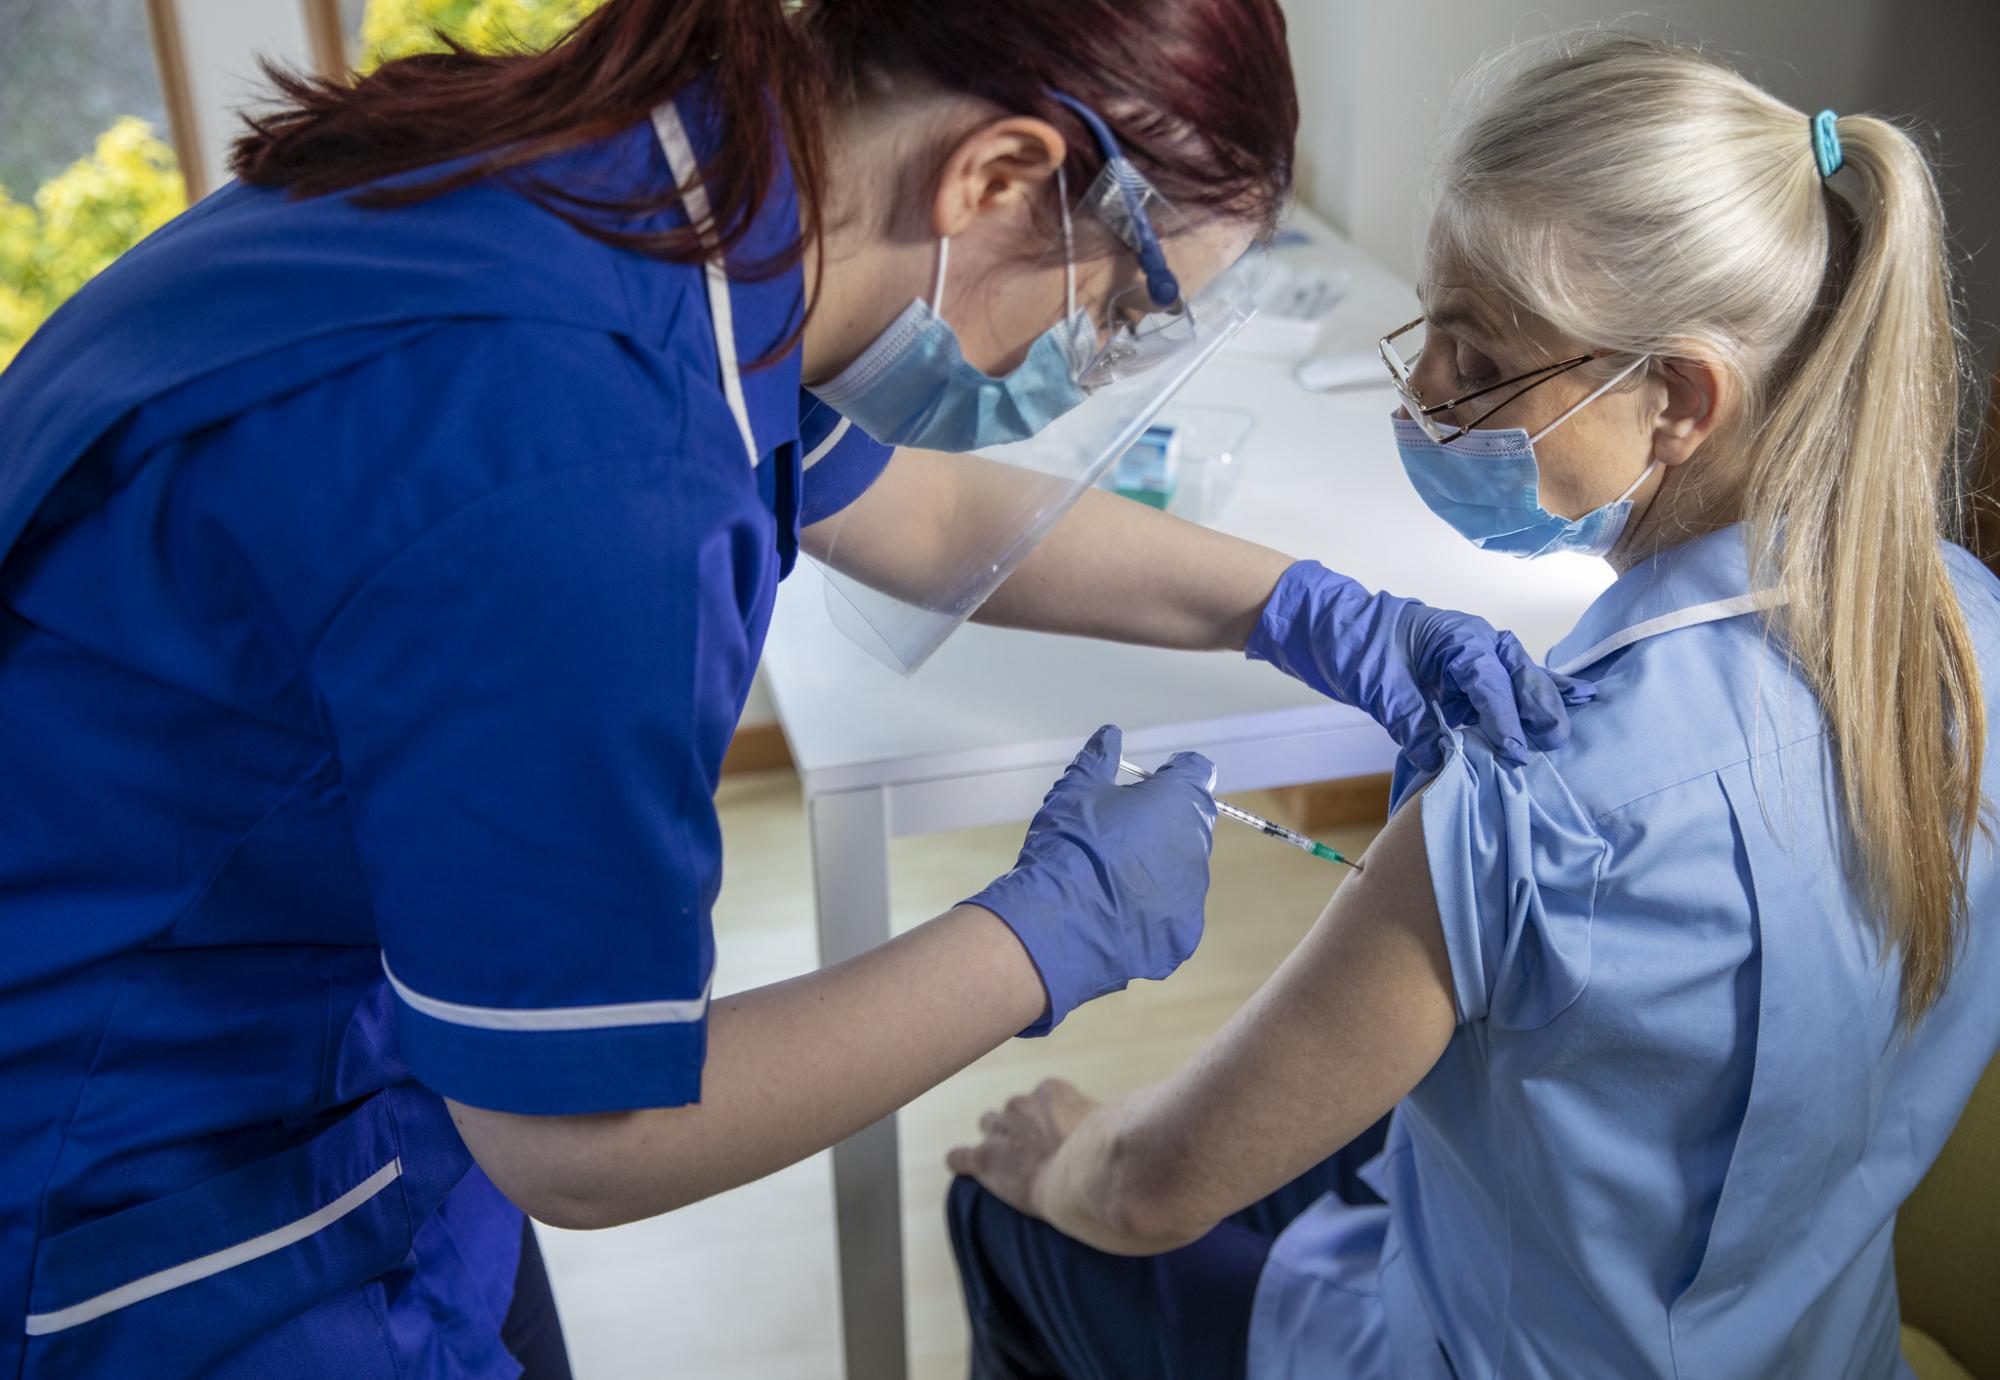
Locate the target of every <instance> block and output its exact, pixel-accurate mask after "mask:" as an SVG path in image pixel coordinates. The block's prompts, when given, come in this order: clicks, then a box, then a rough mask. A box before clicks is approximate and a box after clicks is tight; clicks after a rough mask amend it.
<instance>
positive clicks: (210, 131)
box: [134, 0, 312, 191]
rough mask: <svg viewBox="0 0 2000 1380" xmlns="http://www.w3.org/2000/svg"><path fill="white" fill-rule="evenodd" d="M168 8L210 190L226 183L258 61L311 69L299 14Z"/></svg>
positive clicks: (275, 6)
mask: <svg viewBox="0 0 2000 1380" xmlns="http://www.w3.org/2000/svg"><path fill="white" fill-rule="evenodd" d="M134 3H137V0H134ZM174 8H175V11H176V13H177V14H178V16H179V19H180V28H181V47H182V51H183V53H184V55H185V57H186V60H187V70H188V84H189V86H190V88H191V92H190V94H191V96H192V99H193V103H194V117H195V126H196V133H197V136H198V138H197V141H196V142H197V144H198V146H199V148H200V151H201V152H200V157H201V168H202V175H203V177H204V178H205V179H206V180H207V185H208V189H209V190H211V191H213V190H214V189H215V188H217V187H220V186H221V185H222V184H223V183H224V182H226V181H228V179H229V146H230V145H231V144H232V143H234V142H235V140H236V136H237V135H238V134H240V133H241V132H242V118H241V112H242V110H243V109H244V108H245V107H246V106H249V105H252V104H253V103H254V102H255V100H256V97H257V95H258V93H259V92H260V90H261V88H262V85H263V78H262V74H261V73H260V72H259V71H258V68H257V59H258V58H260V57H266V58H270V59H271V60H273V61H275V62H278V63H281V64H283V65H286V66H290V67H296V68H302V69H309V68H310V67H311V66H312V59H311V48H310V44H309V41H308V37H307V33H306V20H305V7H304V6H303V5H302V4H300V3H299V0H179V3H178V4H177V5H176V6H175V7H174Z"/></svg>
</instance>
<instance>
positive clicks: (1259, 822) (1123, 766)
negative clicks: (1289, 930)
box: [1118, 757, 1361, 872]
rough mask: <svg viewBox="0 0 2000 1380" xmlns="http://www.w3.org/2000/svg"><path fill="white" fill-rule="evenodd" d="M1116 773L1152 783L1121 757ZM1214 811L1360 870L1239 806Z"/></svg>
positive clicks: (1145, 773)
mask: <svg viewBox="0 0 2000 1380" xmlns="http://www.w3.org/2000/svg"><path fill="white" fill-rule="evenodd" d="M1118 770H1120V771H1122V772H1125V773H1127V774H1129V775H1132V776H1136V777H1138V778H1139V779H1140V780H1141V781H1150V780H1152V779H1153V773H1151V772H1149V771H1147V770H1146V769H1145V768H1144V767H1135V766H1133V765H1132V764H1131V763H1130V762H1128V761H1126V760H1125V759H1124V758H1122V757H1121V758H1119V759H1118ZM1215 809H1216V813H1218V814H1221V815H1226V816H1227V817H1228V818H1230V819H1233V820H1235V821H1236V822H1237V823H1238V824H1247V825H1249V826H1250V827H1251V828H1252V829H1255V830H1256V831H1257V832H1258V833H1260V834H1268V835H1270V836H1271V837H1272V838H1274V839H1276V840H1278V842H1280V843H1288V844H1290V845H1291V846H1292V847H1294V848H1296V849H1298V850H1299V851H1300V852H1301V853H1310V854H1312V855H1313V856H1314V857H1315V858H1324V859H1326V861H1328V862H1335V863H1340V864H1341V865H1342V866H1345V867H1351V868H1353V869H1354V870H1355V871H1356V872H1359V871H1360V870H1361V864H1360V863H1358V862H1356V861H1354V859H1352V858H1350V857H1348V856H1347V855H1346V854H1344V853H1341V852H1339V851H1338V850H1336V849H1332V848H1329V847H1327V846H1326V845H1325V844H1323V843H1319V842H1316V841H1315V840H1313V839H1309V838H1307V837H1306V836H1305V835H1304V834H1300V833H1296V832H1294V831H1292V830H1290V829H1287V828H1286V827H1285V826H1284V825H1282V824H1279V823H1277V822H1275V821H1273V820H1268V819H1265V818H1264V817H1263V816H1262V815H1253V814H1251V813H1250V812H1249V811H1248V810H1246V809H1244V808H1243V807H1242V806H1240V805H1231V804H1230V803H1229V802H1228V801H1226V800H1217V801H1216V802H1215Z"/></svg>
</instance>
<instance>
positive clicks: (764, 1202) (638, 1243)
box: [542, 772, 1373, 1380]
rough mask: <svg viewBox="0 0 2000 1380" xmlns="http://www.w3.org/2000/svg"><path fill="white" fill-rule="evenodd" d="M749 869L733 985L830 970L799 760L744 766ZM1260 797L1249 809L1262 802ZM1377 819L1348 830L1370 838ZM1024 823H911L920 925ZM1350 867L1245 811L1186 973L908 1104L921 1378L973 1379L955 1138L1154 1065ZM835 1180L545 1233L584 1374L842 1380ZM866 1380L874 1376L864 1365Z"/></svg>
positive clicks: (787, 1176) (904, 855)
mask: <svg viewBox="0 0 2000 1380" xmlns="http://www.w3.org/2000/svg"><path fill="white" fill-rule="evenodd" d="M720 800H721V808H722V822H723V833H724V835H725V837H726V840H727V845H728V857H729V860H730V861H729V872H728V876H727V877H726V879H725V881H724V885H723V890H722V899H721V902H720V903H719V904H718V906H717V908H716V913H715V931H716V947H717V949H718V951H719V955H720V956H719V959H718V966H717V971H716V984H715V990H716V992H717V993H723V992H730V991H737V990H741V989H743V988H746V987H754V986H758V985H761V984H763V983H766V982H771V981H775V980H777V979H780V978H785V977H790V976H793V975H795V974H797V973H801V972H804V971H806V970H808V969H810V968H811V967H813V965H814V947H813V923H812V907H811V899H810V898H811V893H810V891H809V888H808V878H807V871H806V838H805V818H804V812H803V809H802V807H801V804H800V799H799V791H798V784H797V781H796V779H795V778H794V777H793V776H792V775H791V774H790V773H789V772H762V773H754V774H749V775H741V776H734V777H731V778H729V779H728V780H727V781H725V783H724V786H723V792H722V795H721V798H720ZM1257 801H1258V798H1257V797H1256V796H1254V795H1251V796H1245V797H1243V798H1242V803H1244V804H1245V805H1247V806H1248V807H1249V808H1251V809H1257V808H1259V806H1258V803H1257ZM1372 833H1373V829H1372V828H1360V829H1352V828H1350V829H1343V830H1331V831H1326V832H1325V833H1324V834H1323V835H1322V836H1323V837H1324V838H1325V839H1326V841H1327V842H1329V843H1331V844H1333V845H1334V846H1335V847H1337V848H1339V849H1340V850H1341V851H1342V852H1345V853H1348V854H1350V855H1354V854H1358V853H1359V852H1360V851H1361V849H1362V848H1364V847H1365V846H1366V844H1367V841H1368V839H1369V837H1370V836H1371V835H1372ZM1020 839H1021V827H1020V826H1018V825H1009V826H1006V827H1001V828H993V829H976V830H966V831H964V832H961V833H955V834H943V835H936V836H932V837H928V838H918V839H901V840H898V841H897V842H896V844H895V845H894V848H893V850H892V855H891V866H892V877H893V883H892V885H893V890H894V896H895V907H896V916H895V922H896V926H897V928H898V929H903V928H907V927H909V926H912V925H916V924H919V923H921V922H922V921H924V920H926V919H928V918H929V917H931V916H932V915H934V914H936V913H937V912H938V911H940V910H943V909H945V908H946V907H948V906H950V905H951V904H952V903H954V902H955V901H957V900H959V899H960V898H962V897H963V896H965V895H966V894H967V893H968V892H971V891H975V890H977V889H978V888H979V887H980V886H982V885H983V884H984V883H985V882H986V881H987V880H988V879H990V878H991V877H992V876H994V875H995V874H997V873H999V872H1001V871H1004V870H1005V869H1006V868H1007V867H1008V866H1010V865H1011V864H1012V862H1013V860H1014V854H1015V851H1016V849H1017V848H1018V847H1019V845H1020ZM1343 875H1345V870H1344V869H1336V868H1333V867H1329V866H1328V865H1327V864H1326V863H1323V862H1320V861H1318V860H1317V859H1314V858H1309V857H1306V856H1305V855H1303V854H1299V853H1294V852H1292V851H1291V850H1290V849H1287V848H1283V847H1281V846H1279V845H1277V844H1275V843H1272V842H1270V841H1269V840H1267V839H1263V838H1260V837H1258V836H1257V835H1255V834H1253V833H1251V832H1250V831H1248V830H1244V829H1239V828H1234V827H1232V826H1230V825H1229V824H1228V823H1227V822H1226V821H1225V822H1224V823H1223V825H1222V827H1221V828H1220V829H1219V830H1218V831H1217V834H1216V843H1215V862H1214V884H1213V889H1212V891H1211V894H1210V899H1209V906H1208V933H1207V936H1206V937H1205V938H1204V940H1203V941H1202V945H1201V949H1200V952H1198V953H1197V954H1196V955H1195V957H1194V958H1193V959H1192V960H1190V961H1189V962H1188V963H1187V964H1186V965H1185V966H1183V967H1182V969H1181V970H1180V972H1179V973H1177V974H1176V975H1175V976H1174V977H1173V979H1172V980H1171V981H1169V982H1166V983H1157V984H1156V983H1139V984H1136V985H1135V986H1134V987H1133V988H1132V989H1131V990H1129V991H1127V992H1124V993H1121V994H1119V995H1117V996H1113V997H1108V998H1105V999H1103V1000H1101V1001H1098V1002H1095V1003H1093V1004H1091V1005H1090V1006H1087V1007H1085V1008H1083V1009H1082V1010H1080V1011H1078V1012H1076V1013H1075V1014H1074V1015H1072V1016H1071V1017H1070V1018H1069V1019H1068V1020H1067V1021H1065V1022H1064V1023H1063V1025H1062V1027H1061V1029H1059V1030H1058V1031H1057V1032H1056V1033H1055V1034H1054V1035H1053V1036H1051V1037H1049V1038H1048V1039H1046V1040H1015V1041H1011V1042H1009V1043H1008V1044H1006V1045H1003V1046H1002V1047H1001V1048H999V1049H997V1050H995V1051H994V1052H993V1053H992V1054H990V1055H988V1056H987V1057H986V1058H985V1059H983V1060H981V1061H980V1062H979V1063H977V1064H975V1065H973V1066H972V1067H971V1068H970V1069H967V1070H966V1071H965V1072H964V1073H962V1074H960V1075H959V1076H958V1077H957V1078H955V1079H952V1080H951V1081H950V1082H948V1083H946V1084H945V1085H944V1086H942V1087H940V1088H937V1089H935V1090H934V1091H932V1092H931V1093H929V1094H928V1095H926V1096H925V1097H923V1098H920V1099H919V1100H918V1101H917V1102H916V1103H915V1104H914V1105H912V1106H911V1107H910V1108H908V1109H907V1110H906V1111H905V1112H904V1114H903V1117H902V1147H903V1217H904V1233H905V1242H906V1252H907V1267H906V1268H907V1278H908V1288H909V1325H910V1347H911V1362H912V1365H911V1369H912V1375H913V1376H914V1377H915V1380H962V1377H963V1376H964V1375H965V1323H964V1319H963V1316H962V1311H961V1307H960V1303H959V1295H958V1280H957V1275H956V1273H955V1271H954V1269H953V1266H952V1261H951V1252H950V1249H949V1246H948V1245H947V1243H946V1240H945V1234H944V1224H943V1214H942V1211H941V1205H942V1203H943V1199H944V1190H945V1185H946V1183H947V1182H948V1180H949V1175H948V1174H947V1173H946V1171H945V1168H944V1153H945V1151H946V1150H947V1149H948V1148H949V1147H951V1146H952V1145H953V1144H956V1143H958V1142H960V1141H962V1140H965V1139H968V1138H969V1136H970V1133H971V1131H972V1129H973V1125H974V1122H975V1121H976V1119H977V1117H978V1115H979V1113H980V1112H981V1111H983V1110H985V1109H986V1108H988V1107H991V1106H994V1105H997V1104H998V1103H1000V1102H1002V1101H1004V1100H1005V1099H1006V1098H1007V1097H1008V1096H1010V1095H1011V1094H1013V1093H1015V1092H1018V1091H1021V1090H1023V1089H1025V1088H1028V1087H1030V1086H1032V1085H1033V1084H1034V1083H1035V1082H1036V1081H1037V1080H1039V1079H1041V1078H1043V1077H1046V1076H1048V1075H1051V1074H1057V1075H1060V1076H1062V1077H1065V1078H1068V1079H1069V1080H1070V1081H1072V1082H1074V1083H1076V1084H1077V1085H1078V1086H1079V1087H1081V1088H1082V1089H1083V1090H1084V1091H1086V1092H1088V1093H1091V1094H1093V1095H1100V1096H1101V1095H1105V1094H1109V1093H1115V1092H1121V1091H1124V1090H1126V1089H1129V1088H1133V1087H1137V1086H1140V1085H1143V1084H1145V1083H1148V1082H1151V1081H1154V1080H1156V1079H1158V1078H1160V1077H1162V1076H1164V1075H1165V1074H1167V1073H1168V1072H1170V1071H1171V1070H1172V1069H1174V1068H1175V1067H1176V1066H1177V1065H1179V1064H1180V1063H1181V1061H1182V1060H1184V1059H1186V1058H1187V1056H1188V1055H1189V1054H1191V1053H1192V1052H1193V1051H1194V1050H1195V1049H1196V1048H1197V1047H1198V1046H1199V1045H1200V1043H1201V1042H1202V1040H1203V1039H1204V1038H1206V1037H1207V1036H1208V1035H1209V1034H1210V1033H1211V1032H1213V1031H1214V1030H1215V1029H1216V1027H1217V1026H1218V1025H1220V1024H1221V1023H1222V1021H1223V1020H1224V1019H1225V1018H1227V1017H1228V1016H1229V1014H1230V1013H1231V1012H1233V1011H1234V1010H1235V1009H1236V1008H1237V1007H1238V1006H1239V1005H1240V1004H1241V1003H1242V1001H1243V999H1244V998H1245V997H1246V996H1248V995H1249V994H1250V992H1252V991H1253V990H1255V988H1256V986H1257V984H1258V983H1259V982H1260V981H1262V979H1263V978H1264V977H1265V976H1266V975H1267V974H1269V973H1270V971H1271V970H1272V969H1273V968H1274V967H1275V966H1276V965H1277V964H1278V962H1279V961H1280V960H1281V959H1282V958H1283V957H1284V956H1285V954H1286V953H1287V952H1288V951H1289V950H1290V949H1291V946H1292V945H1293V944H1294V943H1295V942H1296V941H1297V939H1298V937H1299V936H1300V935H1301V934H1302V933H1304V931H1305V929H1306V928H1307V927H1308V926H1309V925H1310V924H1311V923H1312V921H1313V920H1314V918H1315V917H1317V915H1318V914H1319V911H1320V908H1321V907H1322V906H1323V905H1324V904H1325V903H1326V898H1327V896H1328V895H1329V894H1330V892H1331V890H1332V887H1333V885H1334V884H1335V883H1337V882H1338V881H1339V879H1340V878H1341V877H1342V876H1343ZM830 1185H831V1181H830V1176H829V1172H828V1167H827V1158H826V1156H824V1155H820V1156H816V1157H814V1158H813V1159H811V1160H808V1161H806V1162H805V1163H803V1164H799V1165H795V1166H793V1167H792V1168H790V1169H788V1170H785V1171H784V1172H783V1173H780V1174H777V1175H774V1176H772V1177H771V1178H769V1179H766V1180H764V1181H762V1182H760V1183H755V1184H751V1185H748V1186H746V1187H744V1188H740V1189H737V1190H736V1191H735V1192H733V1193H727V1194H724V1195H722V1196H721V1197H719V1198H715V1199H712V1200H710V1201H708V1202H705V1203H700V1204H697V1205H695V1206H694V1207H691V1208H687V1209H685V1210H683V1211H681V1212H677V1213H674V1214H672V1215H670V1216H667V1217H663V1218H658V1219H656V1220H654V1221H651V1222H643V1223H639V1224H637V1225H634V1226H630V1227H621V1228H618V1229H616V1230H613V1231H605V1232H589V1233H583V1232H562V1231H552V1230H549V1229H547V1228H543V1229H542V1242H543V1249H544V1251H545V1253H546V1255H547V1257H548V1262H549V1271H550V1274H551V1276H552V1278H553V1280H554V1284H555V1290H556V1296H557V1301H558V1303H559V1305H560V1307H561V1310H562V1315H563V1320H564V1324H565V1326H566V1328H567V1329H568V1334H569V1346H570V1355H571V1357H572V1359H573V1361H574V1362H575V1366H576V1373H577V1376H578V1380H681V1377H700V1380H737V1378H738V1377H741V1378H742V1380H752V1377H754V1380H829V1378H830V1377H836V1376H838V1375H839V1373H840V1365H839V1350H838V1326H839V1325H838V1316H839V1315H838V1310H837V1308H836V1298H835V1285H834V1254H833V1207H832V1197H831V1192H832V1190H831V1186H830ZM857 1380H859V1378H857Z"/></svg>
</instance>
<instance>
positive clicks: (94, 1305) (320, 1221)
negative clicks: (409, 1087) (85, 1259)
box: [26, 1156, 403, 1337]
mask: <svg viewBox="0 0 2000 1380" xmlns="http://www.w3.org/2000/svg"><path fill="white" fill-rule="evenodd" d="M402 1173H403V1161H402V1158H401V1157H400V1156H398V1157H397V1158H395V1159H393V1160H390V1161H389V1162H388V1163H387V1164H385V1165H383V1166H382V1167H381V1168H380V1169H378V1170H376V1171H375V1172H374V1173H373V1174H370V1175H369V1176H368V1177H367V1178H365V1179H363V1180H362V1181H361V1182H360V1183H358V1184H356V1185H355V1186H354V1187H353V1188H350V1189H348V1190H347V1192H345V1193H343V1194H341V1195H340V1196H339V1197H338V1198H335V1199H334V1200H333V1201H332V1202H330V1203H328V1204H327V1205H326V1206H325V1207H323V1208H320V1209H319V1210H318V1211H317V1212H309V1213H307V1214H306V1215H305V1216H304V1217H301V1218H299V1219H298V1220H297V1221H296V1222H288V1223H286V1224H285V1225H284V1226H282V1227H279V1228H278V1229H277V1230H276V1231H267V1232H265V1233H264V1234H263V1235H262V1236H253V1237H251V1238H250V1239H249V1240H248V1241H239V1242H237V1243H236V1244H235V1245H234V1246H228V1247H225V1248H223V1249H222V1250H219V1251H213V1252H211V1253H209V1254H208V1255H204V1256H197V1257H195V1258H194V1259H193V1260H189V1261H184V1262H182V1263H181V1264H179V1265H170V1266H168V1267H167V1268H166V1269H164V1270H159V1271H156V1272H154V1273H153V1274H150V1275H143V1276H141V1277H140V1278H138V1279H135V1280H133V1281H132V1282H131V1283H130V1284H121V1285H119V1286H118V1287H117V1288H116V1289H110V1290H107V1291H105V1292H104V1293H102V1294H99V1295H97V1297H95V1298H88V1299H85V1300H84V1301H83V1302H82V1303H73V1304H71V1305H70V1306H69V1307H67V1308H58V1309H57V1310H56V1311H55V1312H53V1313H30V1314H28V1319H27V1329H26V1330H27V1334H28V1335H29V1336H30V1337H46V1336H47V1335H48V1334H49V1333H51V1332H62V1331H64V1330H66V1329H68V1328H72V1327H76V1326H79V1325H81V1324H83V1323H87V1322H92V1321H94V1320H96V1319H98V1318H101V1317H103V1316H104V1315H105V1314H106V1313H115V1312H117V1311H118V1310H119V1309H121V1308H127V1307H130V1306H131V1305H132V1304H135V1303H143V1302H144V1301H145V1300H147V1299H150V1298H153V1297H155V1296H156V1295H159V1294H164V1293H166V1292H167V1291H168V1290H169V1289H178V1288H180V1287H181V1286H182V1285H183V1284H193V1283H195V1282H196V1281H197V1280H203V1279H207V1278H208V1277H209V1276H210V1275H218V1274H221V1273H222V1272H223V1271H224V1270H227V1269H230V1268H232V1267H234V1266H237V1265H243V1264H246V1263H248V1262H249V1261H252V1260H256V1259H257V1258H259V1257H260V1256H266V1255H269V1254H271V1252H273V1251H281V1250H283V1249H284V1248H285V1247H287V1246H289V1245H292V1244H293V1243H295V1242H299V1241H303V1240H305V1239H306V1238H307V1237H308V1236H311V1235H312V1234H313V1233H314V1232H317V1231H323V1230H324V1229H326V1228H327V1227H330V1226H332V1225H333V1224H334V1223H335V1222H338V1221H339V1220H340V1219H341V1218H343V1217H345V1216H347V1214H348V1213H350V1212H352V1211H354V1209H356V1208H358V1207H360V1206H361V1205H362V1204H363V1203H365V1202H367V1201H368V1200H369V1199H370V1198H373V1197H374V1196H375V1195H376V1194H378V1193H380V1192H381V1191H382V1190H383V1189H385V1188H387V1187H388V1186H389V1185H390V1184H392V1183H394V1182H395V1181H396V1180H397V1179H398V1178H400V1177H401V1176H402Z"/></svg>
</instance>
